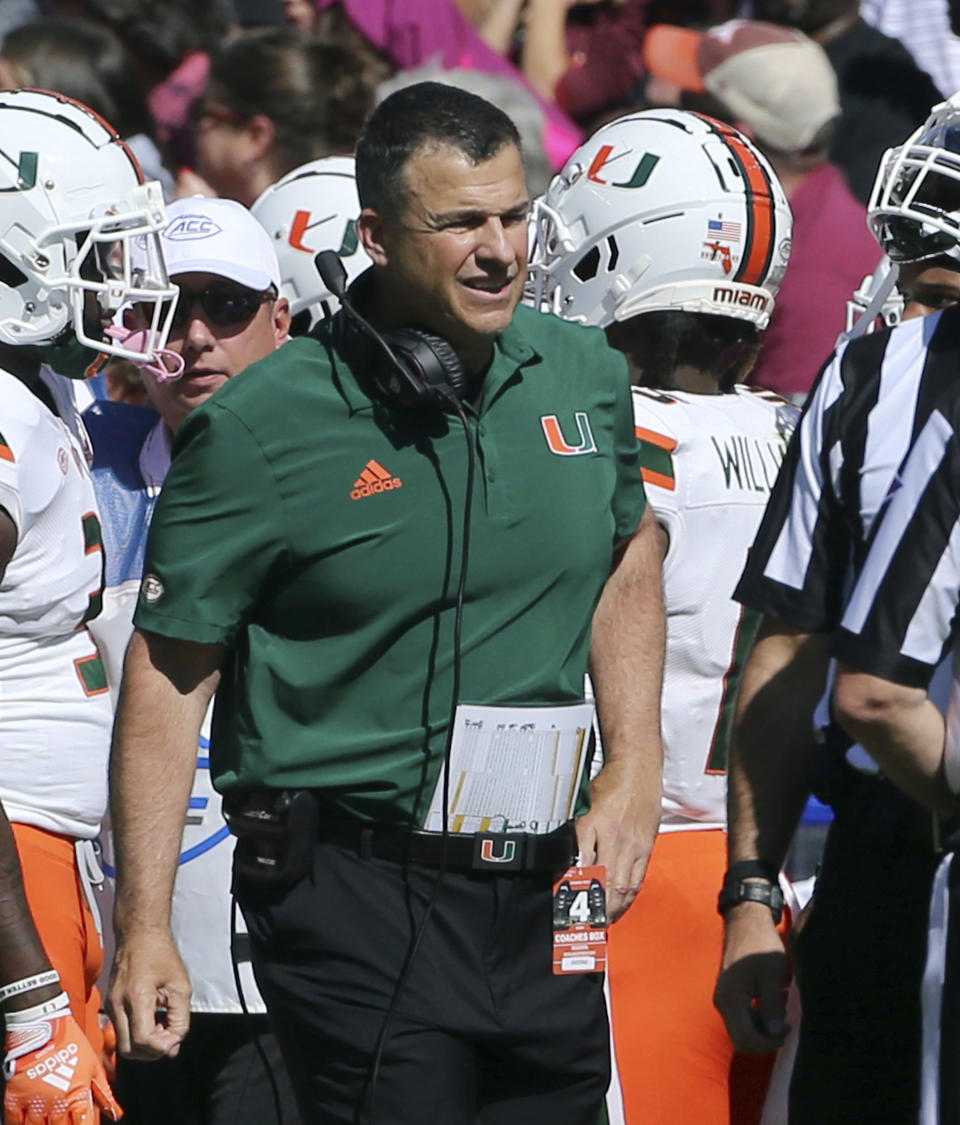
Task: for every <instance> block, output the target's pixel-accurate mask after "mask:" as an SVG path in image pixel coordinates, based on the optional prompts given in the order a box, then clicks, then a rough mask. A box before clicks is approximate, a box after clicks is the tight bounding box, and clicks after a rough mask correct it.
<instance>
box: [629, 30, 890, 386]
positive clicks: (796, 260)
mask: <svg viewBox="0 0 960 1125" xmlns="http://www.w3.org/2000/svg"><path fill="white" fill-rule="evenodd" d="M645 57H646V62H647V65H648V66H649V68H650V71H651V73H653V74H656V75H658V76H659V77H660V78H661V79H663V80H667V81H670V82H673V83H675V84H676V85H677V86H679V87H680V88H681V89H682V90H684V91H686V93H685V95H684V104H686V105H688V106H689V108H691V109H700V110H703V111H704V112H706V113H712V114H713V116H715V117H719V118H721V119H722V120H724V121H726V122H728V123H729V124H731V125H734V126H735V127H736V128H737V129H739V130H740V131H741V132H743V133H745V134H746V135H747V136H748V137H750V138H751V139H753V140H755V141H756V143H757V144H758V145H759V147H760V148H761V149H762V150H763V152H764V154H765V155H766V156H767V157H768V158H769V160H770V163H771V164H772V165H773V167H774V170H775V171H776V173H777V175H778V176H779V177H780V181H781V183H782V184H783V188H784V191H785V192H786V194H787V198H788V199H789V201H790V206H791V209H792V210H793V214H794V227H793V253H792V256H791V260H790V267H789V269H788V270H787V275H786V278H785V279H784V282H783V285H782V287H781V289H780V294H779V296H778V297H777V307H776V309H775V311H774V314H773V319H772V320H771V323H770V327H769V329H768V330H767V333H766V337H765V340H764V346H763V350H762V351H761V353H760V359H759V362H758V363H757V367H756V369H755V370H754V373H753V375H752V376H751V380H750V381H751V382H752V383H754V384H756V385H758V386H764V387H770V388H771V389H773V390H775V391H778V392H779V393H780V394H782V395H784V396H786V397H790V398H793V399H797V400H799V399H802V398H803V397H804V396H805V395H806V393H807V392H808V391H809V389H810V385H811V383H812V382H813V379H814V377H815V376H816V374H817V371H818V370H819V368H820V365H821V363H822V362H823V361H824V360H825V359H826V357H827V356H828V355H829V353H830V351H831V350H832V348H833V345H834V342H835V340H836V338H837V335H838V334H839V333H840V332H841V331H842V330H843V328H844V309H845V301H846V299H847V296H848V295H849V294H850V293H851V292H852V291H853V290H854V289H856V288H857V286H858V285H859V284H860V281H861V279H862V278H863V276H864V274H866V273H869V272H870V271H871V270H872V269H873V267H874V265H875V264H876V260H877V244H876V242H875V241H874V240H873V238H872V237H871V235H870V233H869V231H868V230H867V222H866V211H865V209H864V207H863V206H862V205H861V204H860V203H859V202H858V201H857V200H856V199H854V197H853V195H852V194H851V193H850V190H849V188H848V187H847V185H846V183H845V182H844V178H843V176H842V175H841V173H840V171H839V170H838V169H837V168H836V167H835V166H834V165H833V164H831V163H830V162H829V160H828V157H827V152H828V148H829V145H830V140H831V136H832V133H833V128H834V123H835V121H836V119H837V116H838V114H839V113H840V104H839V100H838V97H837V82H836V78H835V75H834V73H833V70H832V68H831V66H830V63H829V61H828V60H827V57H826V55H825V54H824V51H823V48H822V47H820V46H818V45H817V44H816V43H814V42H813V41H812V40H811V39H809V38H808V37H807V36H805V35H803V34H802V33H801V32H799V31H796V30H794V29H788V28H785V27H781V26H777V25H774V24H767V23H760V22H756V21H752V20H735V21H732V22H730V23H727V24H721V25H720V26H719V27H715V28H712V29H711V30H710V31H708V32H697V31H692V30H690V29H687V28H677V27H669V26H667V25H660V26H658V27H656V28H653V29H652V30H651V32H650V34H649V36H648V37H647V42H646V50H645ZM718 218H722V216H718ZM736 234H737V237H738V238H739V237H740V234H739V232H736ZM744 237H746V233H745V232H744Z"/></svg>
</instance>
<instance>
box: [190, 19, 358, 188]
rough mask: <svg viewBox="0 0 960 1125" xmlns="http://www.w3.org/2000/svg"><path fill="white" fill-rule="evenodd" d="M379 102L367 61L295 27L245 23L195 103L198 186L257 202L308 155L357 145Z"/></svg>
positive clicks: (221, 53)
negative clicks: (256, 26)
mask: <svg viewBox="0 0 960 1125" xmlns="http://www.w3.org/2000/svg"><path fill="white" fill-rule="evenodd" d="M372 101H373V88H372V86H371V85H370V84H369V82H368V80H367V78H366V75H365V74H364V72H363V69H362V65H361V63H360V62H359V61H358V60H357V59H355V58H354V57H353V56H352V55H350V54H349V53H348V52H347V51H346V50H344V48H342V47H340V46H336V45H334V44H330V43H322V42H320V41H318V40H316V39H312V38H307V37H305V36H304V35H302V34H301V33H300V32H298V31H296V30H295V29H294V28H291V27H277V28H260V29H257V30H254V31H248V32H243V33H241V34H239V35H237V36H235V37H234V38H232V39H230V40H228V42H227V43H225V44H224V45H223V47H222V48H221V49H220V50H219V51H218V52H217V53H216V54H215V55H214V56H213V58H212V60H211V65H210V77H209V80H208V82H207V87H206V89H205V91H204V93H203V95H202V97H201V98H200V99H199V100H198V101H197V103H196V104H195V106H194V111H193V120H194V125H195V130H196V133H195V138H194V143H195V146H196V168H195V170H196V175H197V176H198V177H200V179H201V180H202V181H203V182H202V183H198V182H197V180H196V177H193V176H183V177H181V192H180V194H181V195H187V194H193V193H194V192H195V191H196V190H198V189H199V190H201V191H204V192H205V194H215V195H221V196H224V197H226V198H228V199H236V200H237V201H239V202H240V203H243V204H244V205H245V206H249V205H250V204H251V203H253V201H254V200H255V199H256V198H257V196H258V195H259V194H260V193H261V192H262V191H263V190H264V189H265V188H267V187H269V185H270V184H272V183H274V181H276V180H278V179H280V177H281V176H283V175H285V174H286V173H287V172H289V171H291V170H292V169H293V168H296V167H297V166H298V165H300V164H304V163H306V161H308V160H315V159H317V158H318V157H321V156H332V155H335V154H337V153H349V152H352V151H353V145H354V141H355V140H356V137H357V135H358V133H359V132H360V126H361V125H362V123H363V120H364V118H365V117H366V115H367V112H368V111H369V109H370V108H371V105H372Z"/></svg>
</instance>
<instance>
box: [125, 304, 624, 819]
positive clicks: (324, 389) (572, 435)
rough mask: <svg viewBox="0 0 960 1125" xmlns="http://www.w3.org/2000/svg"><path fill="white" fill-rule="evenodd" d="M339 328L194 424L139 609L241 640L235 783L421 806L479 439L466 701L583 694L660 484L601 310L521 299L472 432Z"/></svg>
mask: <svg viewBox="0 0 960 1125" xmlns="http://www.w3.org/2000/svg"><path fill="white" fill-rule="evenodd" d="M339 347H340V341H339V337H337V336H336V335H335V333H334V332H333V330H332V329H322V330H321V332H320V334H319V336H318V337H317V338H310V337H304V338H301V339H297V340H292V341H290V342H289V343H288V344H286V345H285V346H284V347H283V348H281V349H280V350H279V351H278V352H276V353H274V354H273V355H271V356H270V357H268V358H267V359H265V360H262V361H261V362H260V363H257V364H254V365H253V366H252V367H250V368H248V369H247V370H246V371H244V372H243V373H242V374H240V375H238V376H237V377H236V378H234V379H231V380H230V382H229V383H227V384H226V385H225V386H224V387H223V388H222V389H221V390H220V391H218V392H217V394H216V396H215V397H214V398H213V399H212V400H210V401H209V402H208V403H206V404H205V405H204V406H202V407H201V408H200V409H198V410H196V411H195V412H194V413H193V414H192V415H191V416H190V418H189V419H188V420H187V421H186V422H185V423H184V424H183V426H182V427H181V430H180V433H179V435H178V439H177V443H176V447H175V456H174V461H173V465H172V467H171V470H170V473H169V476H168V477H167V481H166V485H165V487H164V489H163V492H162V494H161V496H160V499H159V502H158V504H157V509H156V513H155V515H154V517H153V523H152V527H151V531H150V539H149V544H148V549H147V561H146V564H145V578H144V583H143V589H142V591H141V595H140V601H139V605H138V609H137V614H136V624H137V625H138V626H139V627H140V628H141V629H145V630H148V631H150V632H154V633H159V634H163V635H164V636H168V637H177V638H181V639H183V640H189V641H198V642H203V643H218V644H224V645H227V646H229V654H228V659H227V661H226V664H225V667H224V670H223V676H222V680H221V684H220V687H219V689H218V691H217V697H216V705H215V709H214V721H213V740H212V749H211V759H212V760H211V765H212V770H213V780H214V783H215V784H216V786H217V788H218V789H221V790H228V789H230V788H233V787H237V786H244V787H246V786H268V787H309V788H317V789H323V790H325V791H327V793H328V794H329V796H330V797H331V798H332V799H333V800H335V801H336V802H337V803H338V804H339V805H341V806H342V807H343V808H344V809H345V810H347V811H349V812H351V813H353V814H355V815H358V816H362V817H375V818H377V819H379V820H384V821H390V822H398V823H400V822H408V821H409V820H410V818H411V816H413V817H416V818H417V819H419V818H420V817H422V815H423V813H424V812H425V810H426V807H427V805H428V804H429V800H430V797H431V794H432V792H433V788H434V785H435V783H436V779H437V775H438V771H439V766H440V762H441V759H442V754H443V749H444V739H445V734H446V730H447V726H448V721H449V715H450V709H451V703H452V697H453V691H454V683H453V645H454V616H455V607H456V595H457V586H458V583H459V580H460V569H461V567H462V566H463V565H464V552H463V523H464V520H463V516H464V509H465V503H466V487H467V454H468V441H469V443H470V445H471V446H472V448H473V449H474V451H475V455H476V478H475V483H474V488H473V497H472V505H471V510H470V530H469V535H470V540H469V552H468V556H469V557H468V560H467V567H468V570H467V583H466V596H465V599H464V609H463V626H462V647H461V653H462V656H461V686H460V693H459V698H460V700H461V701H462V702H464V703H482V704H500V705H502V704H511V703H517V704H519V703H527V704H531V703H532V704H536V703H542V704H545V703H561V702H572V701H574V700H578V699H581V698H582V696H583V676H584V670H585V667H586V662H587V655H588V649H589V642H590V622H591V617H592V614H593V610H594V607H595V606H596V603H597V600H598V598H599V595H600V592H601V589H602V588H603V584H604V582H605V581H606V578H607V576H608V575H609V573H610V569H611V560H612V552H613V549H614V545H615V544H616V543H617V542H618V541H619V540H621V539H623V538H625V537H627V536H629V535H631V534H632V533H633V531H634V530H635V528H636V526H637V523H638V521H639V519H640V516H641V515H642V513H643V510H644V504H645V500H644V494H643V485H642V482H641V476H640V470H639V456H638V446H637V441H636V438H635V435H634V428H633V415H632V408H631V402H630V391H629V380H628V375H627V368H626V364H625V361H624V359H623V357H622V356H621V355H619V353H617V352H615V351H613V350H612V349H610V348H609V347H608V346H607V344H606V341H605V339H604V337H603V334H602V333H601V332H600V331H599V330H597V329H586V328H582V327H579V326H577V325H572V324H567V323H565V322H563V321H561V320H559V319H557V318H555V317H551V316H546V315H544V314H541V313H538V312H534V311H533V310H530V309H526V308H521V309H518V310H517V313H516V316H515V318H514V322H513V324H512V325H511V326H510V327H509V328H508V329H507V331H506V332H504V333H503V335H502V336H501V337H500V339H499V341H498V342H497V344H496V348H495V352H494V357H493V361H492V363H491V366H490V368H489V370H488V372H487V375H486V377H485V380H484V383H483V389H482V393H481V395H480V398H479V400H478V401H477V402H476V403H475V404H474V405H473V406H467V407H466V411H467V415H468V431H469V432H468V434H467V435H465V434H464V428H463V426H462V425H461V423H460V421H459V419H458V418H457V417H456V416H455V415H453V416H451V415H447V414H444V413H442V412H441V411H439V410H434V409H429V408H427V409H424V408H404V407H399V406H393V405H388V404H386V403H384V402H383V401H381V400H379V399H378V398H376V396H374V397H373V398H371V396H370V394H368V393H367V391H366V390H365V389H364V387H365V383H358V381H357V379H356V377H355V375H354V374H353V372H352V371H351V370H350V368H349V366H348V365H347V362H346V359H345V357H344V355H343V353H342V352H341V351H340V350H339Z"/></svg>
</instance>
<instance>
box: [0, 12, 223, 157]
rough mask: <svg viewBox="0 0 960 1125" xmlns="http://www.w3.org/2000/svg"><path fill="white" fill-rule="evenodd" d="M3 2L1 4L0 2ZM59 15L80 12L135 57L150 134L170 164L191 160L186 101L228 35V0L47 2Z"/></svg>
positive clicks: (198, 89)
mask: <svg viewBox="0 0 960 1125" xmlns="http://www.w3.org/2000/svg"><path fill="white" fill-rule="evenodd" d="M0 6H2V5H0ZM44 8H45V9H47V8H50V9H51V10H52V11H51V12H50V13H47V14H53V13H56V12H58V10H59V9H61V8H62V9H63V12H62V13H60V14H65V15H74V14H81V15H84V16H86V17H87V18H89V19H92V20H96V21H97V22H98V23H101V24H104V25H105V26H107V27H109V28H110V30H111V31H113V32H114V34H115V35H117V36H118V37H119V38H120V40H121V41H122V42H123V44H124V46H125V47H126V48H127V50H128V51H129V52H130V54H131V56H132V58H133V61H134V78H135V81H136V82H137V84H138V86H139V88H140V89H141V90H142V91H144V93H145V94H146V96H147V104H148V106H149V108H150V114H151V116H152V117H153V121H154V136H155V137H156V140H157V143H158V144H159V145H160V148H161V150H162V151H163V152H164V153H166V154H167V155H168V159H169V160H170V161H171V167H176V166H177V165H178V164H189V163H190V162H192V159H193V150H192V137H193V134H192V129H191V128H190V123H189V119H188V115H189V110H190V106H191V105H192V104H193V102H194V100H195V99H196V97H197V96H198V95H199V94H200V92H201V91H202V90H203V87H204V83H205V82H206V80H207V72H208V69H209V58H208V54H209V52H210V51H212V50H213V49H214V48H215V47H216V46H217V44H218V43H220V41H221V40H222V39H223V37H224V36H225V35H226V34H227V32H228V30H229V28H230V26H231V20H232V19H233V6H232V0H204V2H203V3H200V4H198V3H196V0H164V2H163V3H162V4H146V3H144V2H143V0H74V2H73V3H69V4H62V3H57V2H54V3H49V2H48V3H46V4H44Z"/></svg>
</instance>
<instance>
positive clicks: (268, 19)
mask: <svg viewBox="0 0 960 1125" xmlns="http://www.w3.org/2000/svg"><path fill="white" fill-rule="evenodd" d="M285 22H286V5H285V4H284V3H283V0H233V23H234V26H235V28H236V29H237V30H238V31H239V30H242V29H249V28H252V27H273V26H274V25H276V24H280V23H285Z"/></svg>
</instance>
